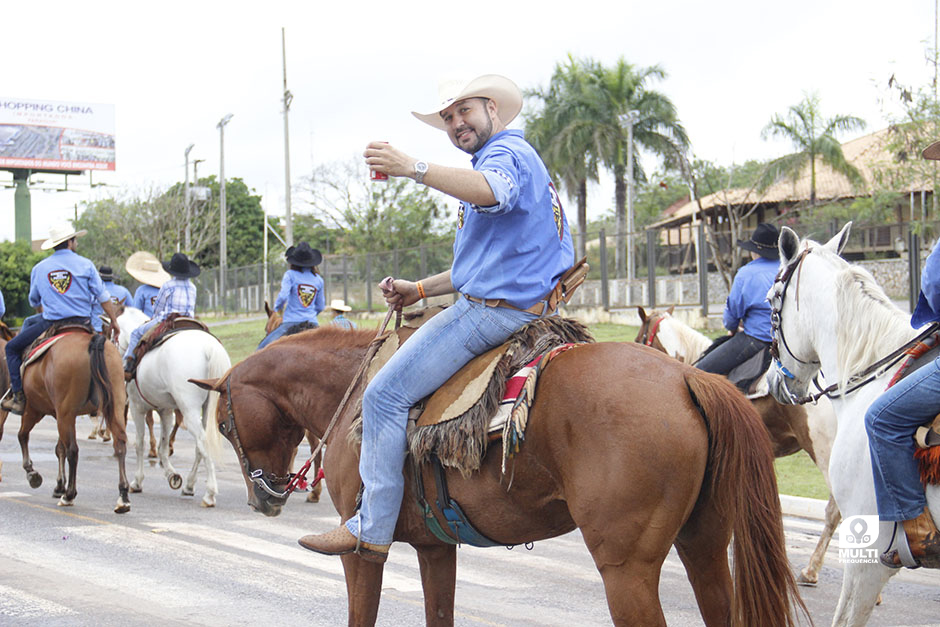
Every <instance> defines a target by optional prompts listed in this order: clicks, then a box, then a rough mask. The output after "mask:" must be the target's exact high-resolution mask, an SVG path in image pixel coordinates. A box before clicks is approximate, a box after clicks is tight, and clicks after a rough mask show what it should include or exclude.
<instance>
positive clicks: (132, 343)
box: [124, 318, 162, 359]
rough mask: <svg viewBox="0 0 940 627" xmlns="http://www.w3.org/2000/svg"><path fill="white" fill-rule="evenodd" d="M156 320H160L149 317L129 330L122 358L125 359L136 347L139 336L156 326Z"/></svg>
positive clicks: (138, 342)
mask: <svg viewBox="0 0 940 627" xmlns="http://www.w3.org/2000/svg"><path fill="white" fill-rule="evenodd" d="M158 322H162V321H161V320H154V319H153V318H151V319H150V320H148V321H147V322H145V323H143V324H142V325H140V326H139V327H137V328H136V329H134V330H133V331H131V336H130V338H128V340H127V350H126V351H124V359H127V358H128V357H130V356H131V355H133V354H134V349H135V348H137V345H138V344H140V338H142V337H143V336H144V334H145V333H147V331H149V330H150V329H152V328H154V327H155V326H157V323H158Z"/></svg>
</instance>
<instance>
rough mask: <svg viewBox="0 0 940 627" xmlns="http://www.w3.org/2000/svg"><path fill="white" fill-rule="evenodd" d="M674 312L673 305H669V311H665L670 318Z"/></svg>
mask: <svg viewBox="0 0 940 627" xmlns="http://www.w3.org/2000/svg"><path fill="white" fill-rule="evenodd" d="M675 310H676V306H675V305H669V309H667V310H666V313H667V314H669V315H670V316H671V315H672V312H674V311H675Z"/></svg>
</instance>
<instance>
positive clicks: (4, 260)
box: [0, 242, 49, 323]
mask: <svg viewBox="0 0 940 627" xmlns="http://www.w3.org/2000/svg"><path fill="white" fill-rule="evenodd" d="M48 254H49V253H48V252H45V251H44V252H33V251H32V250H31V249H30V246H29V244H28V243H27V242H0V290H2V291H3V300H4V304H6V308H7V311H6V314H5V315H4V317H5V318H6V319H7V321H8V322H11V323H12V320H13V318H14V317H16V318H22V317H24V316H28V315H30V314H32V313H33V308H32V307H30V306H29V273H30V271H31V270H32V269H33V266H34V265H36V264H37V263H38V262H39V261H41V260H42V259H43V258H45V257H46V256H47V255H48Z"/></svg>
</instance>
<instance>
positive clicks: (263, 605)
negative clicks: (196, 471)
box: [0, 416, 940, 627]
mask: <svg viewBox="0 0 940 627" xmlns="http://www.w3.org/2000/svg"><path fill="white" fill-rule="evenodd" d="M79 427H80V435H81V436H82V439H81V440H80V447H81V454H80V462H79V475H78V476H79V493H78V498H77V500H76V504H75V506H74V507H71V508H59V507H57V506H56V500H55V499H53V498H52V497H51V492H52V487H53V484H54V483H55V469H56V462H55V455H54V453H53V447H54V441H55V437H56V436H55V423H54V422H53V421H52V419H50V418H46V419H45V420H44V421H43V422H42V423H40V425H39V426H38V427H37V428H36V429H35V431H34V432H33V438H32V447H31V450H32V452H33V458H34V462H35V464H36V467H37V469H38V470H39V471H40V472H41V473H42V474H43V476H44V479H45V482H44V483H43V485H42V486H41V487H40V488H39V489H37V490H33V489H31V488H29V486H28V484H27V483H26V479H25V476H24V473H23V471H22V468H21V467H20V455H19V446H18V445H17V442H16V430H17V429H18V428H19V420H18V417H16V416H11V417H10V419H9V420H8V421H7V425H6V429H5V431H6V433H5V435H6V437H5V438H4V439H3V440H2V441H0V460H2V461H3V463H4V466H3V481H2V482H0V625H6V624H12V625H26V626H33V625H36V626H38V625H42V626H43V627H46V626H54V627H57V626H85V625H89V626H90V625H96V626H97V625H115V626H117V625H121V626H122V627H123V626H127V625H130V626H136V625H141V626H143V625H148V626H149V625H154V624H160V625H267V624H278V625H283V626H293V625H297V626H300V625H303V626H305V627H306V626H309V625H324V626H333V625H342V624H345V621H346V601H345V587H344V584H343V576H342V568H341V565H340V561H339V560H338V559H334V558H329V557H324V556H318V555H315V554H312V553H309V552H307V551H305V550H303V549H301V548H299V547H298V546H297V544H296V539H297V538H298V537H299V536H301V535H303V534H304V533H309V532H311V531H325V530H328V529H330V528H332V527H333V526H334V525H335V524H336V522H337V520H338V519H337V517H336V514H335V511H334V510H333V508H332V506H331V505H330V504H329V503H328V499H327V500H326V501H325V502H323V503H320V504H308V503H305V502H303V500H302V499H300V498H296V497H295V498H296V500H292V501H291V502H290V503H289V504H288V506H287V507H286V508H285V511H284V513H283V514H282V515H281V516H280V517H278V518H265V517H263V516H260V515H258V514H255V513H252V512H251V511H250V510H249V509H248V507H247V506H246V505H245V498H244V496H245V490H244V484H243V483H242V481H241V478H240V474H239V472H238V466H237V464H236V461H235V456H234V453H233V452H232V451H231V449H230V448H227V449H226V459H225V464H224V467H223V468H222V469H221V471H220V473H219V479H220V488H221V493H220V495H219V499H218V506H217V507H216V508H215V509H212V510H206V509H203V508H201V507H200V506H199V500H200V498H201V496H202V492H203V490H204V486H203V483H202V482H203V478H202V477H201V478H200V481H199V482H197V484H196V496H195V498H193V497H182V496H180V495H179V493H178V492H174V491H173V490H171V489H170V488H169V486H168V485H167V483H166V482H165V481H164V479H163V475H162V472H161V471H160V469H159V468H157V467H154V466H153V465H152V464H150V463H148V468H147V478H146V481H145V482H144V490H145V491H144V492H143V493H142V494H137V495H132V496H131V500H132V507H133V509H132V511H131V512H130V513H129V514H126V515H123V516H117V515H115V514H113V513H112V512H111V509H112V507H113V505H114V502H115V500H116V498H117V488H116V485H117V471H116V465H115V463H114V461H113V459H112V458H111V457H110V445H106V444H103V443H101V442H100V441H94V442H93V441H90V440H87V439H85V438H84V436H85V435H87V433H88V431H90V427H91V425H90V421H88V420H87V419H83V420H82V421H80V425H79ZM134 459H135V457H134V455H133V453H132V454H131V455H130V456H129V459H128V471H129V472H132V469H133V467H134ZM173 459H174V461H175V462H176V463H178V464H179V465H180V466H181V467H187V466H188V465H190V464H191V460H192V440H191V438H189V436H188V434H187V433H186V432H183V431H181V432H180V437H179V442H178V445H177V453H176V455H175V456H174V458H173ZM820 527H821V524H820V523H819V522H818V521H815V520H809V519H802V518H787V519H786V530H787V541H788V550H789V552H790V557H791V560H792V561H793V563H794V565H796V566H802V565H803V564H804V563H805V562H806V559H807V557H808V556H809V553H810V551H811V550H812V547H813V546H814V544H815V542H816V537H817V536H818V533H819V530H820ZM419 581H420V580H419V576H418V565H417V560H416V558H415V555H414V552H413V551H411V549H410V548H409V547H407V546H395V547H393V549H392V555H391V558H390V560H389V563H388V565H387V567H386V571H385V579H384V586H385V587H384V592H383V597H382V605H381V608H380V615H379V624H380V625H420V624H422V623H423V616H424V614H423V609H422V603H421V590H420V583H419ZM840 582H841V571H840V570H839V565H838V563H837V559H836V552H835V549H832V550H831V551H830V558H829V561H828V564H827V566H826V567H825V569H824V571H823V573H822V577H821V584H820V585H819V586H818V587H816V588H803V589H802V590H803V592H804V598H805V600H806V602H807V604H808V605H809V607H810V610H811V612H812V615H813V618H814V620H815V622H816V624H817V625H828V624H829V622H830V620H831V616H832V612H833V609H834V608H835V603H836V599H837V597H838V592H839V585H840ZM661 596H662V599H663V605H664V608H665V612H666V617H667V621H668V622H669V624H670V625H700V624H701V620H700V618H699V616H698V610H697V607H696V605H695V601H694V598H693V596H692V592H691V588H690V587H689V585H688V583H687V581H686V577H685V571H684V570H683V568H682V566H681V564H680V563H679V560H678V558H676V557H675V555H672V556H670V558H669V559H668V560H667V562H666V565H665V568H664V569H663V576H662V584H661ZM884 599H885V602H884V605H882V606H881V607H879V608H876V612H875V616H874V618H873V620H872V621H871V623H870V624H871V625H936V624H937V623H938V619H937V617H938V616H940V573H936V572H922V571H911V572H905V573H903V574H901V575H899V576H897V577H895V578H894V580H893V581H892V582H891V583H890V584H889V585H888V587H887V588H886V590H885V593H884ZM456 618H457V624H458V625H468V626H469V625H566V626H567V625H606V624H609V623H610V619H609V615H608V613H607V607H606V601H605V598H604V591H603V587H602V585H601V581H600V576H599V575H598V573H597V571H596V570H595V569H594V566H593V563H592V561H591V558H590V555H589V554H588V552H587V550H586V549H585V548H584V545H583V543H582V541H581V538H580V535H579V534H578V533H577V532H574V533H571V534H568V535H566V536H563V537H561V538H557V539H554V540H551V541H546V542H539V543H537V544H536V545H535V547H534V549H533V550H531V551H527V550H526V549H525V548H524V547H517V548H516V549H514V550H513V551H507V550H505V549H495V548H494V549H474V548H465V549H461V550H460V554H459V568H458V586H457V617H456Z"/></svg>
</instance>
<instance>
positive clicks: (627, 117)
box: [617, 111, 640, 290]
mask: <svg viewBox="0 0 940 627" xmlns="http://www.w3.org/2000/svg"><path fill="white" fill-rule="evenodd" d="M639 119H640V112H639V111H627V112H626V113H621V114H620V123H621V124H622V125H623V126H625V127H626V129H627V224H626V230H627V281H628V283H627V285H628V286H629V281H631V280H633V278H634V275H635V274H636V272H635V268H634V255H633V125H634V124H636V123H637V121H638V120H639ZM618 219H620V220H622V217H620V216H618ZM617 226H618V230H620V232H621V233H622V232H623V230H622V229H620V227H621V226H622V225H621V224H618V225H617ZM620 250H623V246H622V245H621V246H618V252H619V251H620ZM618 268H619V264H618ZM627 289H628V290H629V287H628V288H627Z"/></svg>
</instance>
